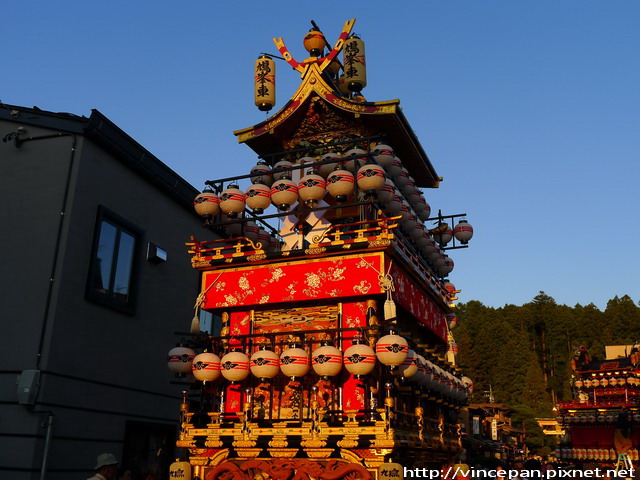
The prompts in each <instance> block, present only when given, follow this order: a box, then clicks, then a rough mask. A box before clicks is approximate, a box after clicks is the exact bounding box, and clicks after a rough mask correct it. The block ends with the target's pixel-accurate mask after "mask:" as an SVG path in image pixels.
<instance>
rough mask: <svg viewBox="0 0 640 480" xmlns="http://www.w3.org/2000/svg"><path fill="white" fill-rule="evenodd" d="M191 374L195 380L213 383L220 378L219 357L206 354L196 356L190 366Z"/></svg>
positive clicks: (213, 354)
mask: <svg viewBox="0 0 640 480" xmlns="http://www.w3.org/2000/svg"><path fill="white" fill-rule="evenodd" d="M191 373H193V376H194V377H196V380H200V381H203V382H213V381H214V380H216V379H217V378H218V377H219V376H220V357H219V356H218V355H216V354H215V353H208V352H205V353H201V354H200V355H196V357H195V358H194V359H193V363H192V364H191Z"/></svg>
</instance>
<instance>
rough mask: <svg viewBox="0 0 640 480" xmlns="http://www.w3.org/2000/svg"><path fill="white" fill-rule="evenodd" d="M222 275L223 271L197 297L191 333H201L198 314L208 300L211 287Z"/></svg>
mask: <svg viewBox="0 0 640 480" xmlns="http://www.w3.org/2000/svg"><path fill="white" fill-rule="evenodd" d="M221 276H222V273H221V274H219V275H218V276H217V277H216V279H215V280H214V281H213V282H211V285H209V286H208V287H207V288H206V289H205V290H203V291H202V292H200V294H199V295H198V297H197V298H196V303H195V305H194V306H193V310H194V312H193V318H192V319H191V329H190V332H191V333H200V317H199V316H198V309H199V308H200V305H202V304H203V303H204V301H205V300H206V297H207V292H208V291H209V290H210V289H211V287H213V286H214V285H215V284H216V283H217V281H218V280H220V277H221Z"/></svg>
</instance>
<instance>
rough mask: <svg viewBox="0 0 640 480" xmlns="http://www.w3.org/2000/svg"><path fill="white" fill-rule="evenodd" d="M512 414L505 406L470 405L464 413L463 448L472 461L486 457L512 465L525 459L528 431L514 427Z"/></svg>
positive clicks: (491, 404) (499, 404)
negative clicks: (526, 434)
mask: <svg viewBox="0 0 640 480" xmlns="http://www.w3.org/2000/svg"><path fill="white" fill-rule="evenodd" d="M511 413H512V412H511V410H510V409H509V407H507V406H506V405H504V404H502V403H471V404H469V405H468V407H466V408H465V409H464V411H463V413H462V417H463V419H464V425H465V433H466V435H465V436H464V438H463V441H462V444H463V445H464V447H465V449H466V450H467V457H468V458H469V460H470V461H471V460H472V459H474V458H478V457H483V456H484V457H490V458H495V459H499V460H510V461H512V460H522V459H523V458H525V456H526V453H527V451H526V445H525V443H524V439H525V431H524V430H523V429H521V428H518V426H516V425H513V422H512V419H511Z"/></svg>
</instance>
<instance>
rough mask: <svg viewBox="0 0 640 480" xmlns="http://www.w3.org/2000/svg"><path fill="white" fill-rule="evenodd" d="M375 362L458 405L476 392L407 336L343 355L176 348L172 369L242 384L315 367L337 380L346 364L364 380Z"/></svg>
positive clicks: (293, 349) (324, 349) (357, 346)
mask: <svg viewBox="0 0 640 480" xmlns="http://www.w3.org/2000/svg"><path fill="white" fill-rule="evenodd" d="M376 360H377V361H379V362H380V363H382V364H384V365H388V366H393V367H397V373H398V375H402V376H403V377H405V378H410V379H412V380H413V381H415V382H416V383H418V384H419V385H422V386H424V387H426V388H428V389H430V390H434V391H436V392H439V393H441V394H443V395H445V396H449V397H451V398H452V399H454V400H457V401H464V400H465V399H466V398H467V395H468V394H469V392H470V391H472V389H473V383H472V382H471V380H470V379H468V378H467V377H464V378H463V379H459V378H457V377H455V376H454V375H453V374H451V373H450V372H447V371H445V370H444V369H442V368H441V367H439V366H438V365H435V364H433V363H431V362H430V361H428V360H426V359H425V358H424V357H423V356H421V355H418V354H416V352H414V351H413V350H411V349H409V346H408V343H407V341H406V340H405V339H404V338H403V337H401V336H399V335H395V334H393V333H392V334H389V335H385V336H383V337H381V338H380V339H379V340H378V342H377V343H376V348H375V351H374V350H373V349H372V348H371V347H369V346H368V345H365V344H363V343H361V342H360V341H359V340H354V343H353V345H351V346H350V347H348V348H347V349H346V350H345V351H344V353H343V352H342V351H340V350H339V349H338V348H336V347H334V346H333V345H331V344H329V343H327V342H325V343H323V344H322V345H321V346H320V347H318V348H316V349H315V350H314V351H313V352H312V354H311V357H309V355H308V353H307V351H306V350H305V349H303V348H300V346H299V345H297V344H295V343H293V344H291V345H290V347H289V348H288V349H287V350H284V351H283V352H282V353H281V354H280V355H278V354H277V353H275V352H273V351H271V350H268V349H267V348H266V347H264V346H263V347H261V348H260V350H258V351H256V352H255V353H254V354H253V355H251V357H249V356H248V355H246V354H245V353H243V352H241V351H231V352H229V353H227V354H225V355H224V356H223V357H222V358H220V357H219V356H218V355H216V354H214V353H209V352H205V353H201V354H199V355H196V353H195V352H194V351H193V350H192V349H190V348H187V347H184V346H177V347H175V348H173V349H171V350H170V351H169V354H168V367H169V369H170V370H171V371H173V372H174V373H180V374H188V373H193V375H194V377H195V378H196V379H197V380H200V381H214V380H216V379H218V378H219V377H220V375H222V377H224V378H225V379H227V380H229V381H232V382H240V381H242V380H244V379H245V378H247V377H248V375H249V372H251V373H252V374H253V375H254V376H255V377H257V378H260V379H270V378H274V377H275V376H276V375H278V373H279V372H282V373H283V374H284V375H285V376H287V377H291V378H297V377H302V376H304V375H306V374H307V373H309V370H310V369H311V368H313V370H314V372H315V373H316V374H318V375H320V376H322V377H332V376H335V375H338V374H339V373H340V371H341V369H342V366H343V365H344V368H345V369H346V370H347V371H348V372H349V373H351V374H353V375H357V376H362V375H368V374H369V373H371V372H372V371H373V369H374V367H375V364H376Z"/></svg>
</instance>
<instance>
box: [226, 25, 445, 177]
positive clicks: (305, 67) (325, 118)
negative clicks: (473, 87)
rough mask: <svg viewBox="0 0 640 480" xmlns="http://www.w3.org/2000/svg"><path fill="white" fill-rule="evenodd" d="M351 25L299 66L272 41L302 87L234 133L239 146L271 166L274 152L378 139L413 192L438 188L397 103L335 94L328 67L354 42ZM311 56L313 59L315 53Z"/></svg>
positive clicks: (277, 40) (282, 46)
mask: <svg viewBox="0 0 640 480" xmlns="http://www.w3.org/2000/svg"><path fill="white" fill-rule="evenodd" d="M354 24H355V19H351V20H348V21H346V22H345V23H344V26H343V29H342V32H341V33H340V36H339V37H338V40H337V41H336V42H335V44H334V46H333V48H332V49H331V51H330V52H329V53H328V54H327V55H326V56H324V57H321V56H318V57H316V56H311V57H309V58H306V59H305V60H303V61H301V62H299V61H297V60H296V59H295V58H294V57H293V55H291V53H290V52H289V50H288V49H287V47H286V45H285V43H284V41H283V40H282V38H274V39H273V41H274V43H275V45H276V47H277V48H278V51H279V52H280V54H281V55H282V57H283V59H284V60H285V61H286V62H287V63H288V64H289V65H290V66H291V67H292V68H293V69H294V70H296V71H298V72H300V76H301V78H302V81H301V83H300V85H299V87H298V89H297V90H296V91H295V93H294V94H293V95H292V96H291V98H290V100H289V101H288V102H287V103H286V104H285V105H284V106H283V107H282V108H281V109H280V110H278V111H277V112H276V113H274V114H273V115H272V116H270V117H269V118H267V119H266V120H264V121H263V122H260V123H258V124H256V125H253V126H251V127H248V128H244V129H241V130H237V131H235V132H234V134H235V135H236V136H237V137H238V142H239V143H246V144H247V145H248V146H249V147H250V148H251V149H253V150H254V151H255V152H256V153H257V154H258V155H260V156H261V157H262V158H264V159H265V160H266V161H267V163H269V164H270V165H272V166H273V165H274V164H275V162H277V161H278V160H280V159H281V158H275V154H276V153H278V152H284V151H291V150H296V149H298V148H304V147H306V148H308V147H313V146H316V145H317V146H318V149H321V148H326V145H328V144H333V143H335V142H336V141H344V140H349V139H351V138H353V139H354V140H355V139H358V138H366V137H375V136H378V135H382V134H383V135H384V137H385V143H389V144H391V145H393V146H394V147H393V148H394V150H395V152H396V154H397V155H398V156H399V157H402V159H403V164H404V165H405V166H406V167H407V169H408V170H409V171H410V172H411V175H412V176H413V178H414V179H415V182H416V186H418V187H422V188H437V187H438V185H439V182H440V180H441V178H440V177H439V176H438V174H437V173H436V171H435V169H434V167H433V165H432V164H431V162H430V160H429V158H428V156H427V154H426V152H425V151H424V149H423V148H422V145H421V144H420V142H419V140H418V138H417V136H416V134H415V133H414V131H413V129H412V128H411V126H410V125H409V122H408V121H407V119H406V117H405V116H404V114H403V113H402V109H401V108H400V100H398V99H394V100H387V101H381V102H369V101H366V100H365V99H364V97H362V96H361V95H360V94H359V92H355V93H353V92H352V93H341V92H340V90H339V88H338V81H337V78H336V74H335V72H334V70H333V66H335V62H336V61H337V55H338V54H339V53H340V52H341V51H342V50H343V49H344V47H345V44H346V43H347V41H348V40H349V39H350V38H353V37H350V34H351V30H352V28H353V25H354ZM316 47H317V45H316ZM316 50H317V49H314V53H318V52H317V51H316ZM320 54H322V52H321V53H320ZM332 64H333V66H332ZM325 70H326V71H325ZM334 80H335V81H334ZM274 97H275V96H274ZM354 146H357V145H353V144H351V145H349V144H346V146H345V147H344V148H345V149H349V148H353V147H354ZM369 146H370V145H367V146H366V147H369ZM340 148H342V147H337V150H339V149H340ZM311 154H312V155H313V152H311Z"/></svg>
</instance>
